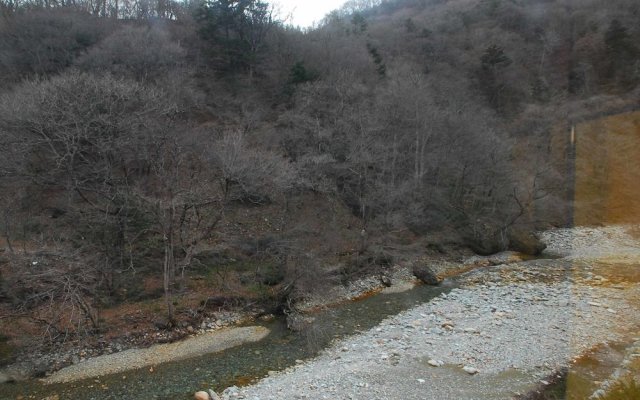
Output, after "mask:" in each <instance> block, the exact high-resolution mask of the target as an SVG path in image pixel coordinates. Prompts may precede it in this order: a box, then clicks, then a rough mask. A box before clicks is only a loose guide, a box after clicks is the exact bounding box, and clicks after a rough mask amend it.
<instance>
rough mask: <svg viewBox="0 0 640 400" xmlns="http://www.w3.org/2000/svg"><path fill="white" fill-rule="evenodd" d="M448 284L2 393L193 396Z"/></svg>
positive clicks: (294, 356)
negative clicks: (122, 369) (203, 347)
mask: <svg viewBox="0 0 640 400" xmlns="http://www.w3.org/2000/svg"><path fill="white" fill-rule="evenodd" d="M451 287H452V284H451V283H448V282H445V284H444V285H443V286H440V287H432V286H417V287H415V288H413V289H411V290H409V291H406V292H403V293H393V294H377V295H373V296H370V297H366V298H364V299H361V300H357V301H351V302H345V303H343V304H340V305H338V306H336V307H332V308H331V309H328V310H323V311H319V312H317V313H315V314H314V315H313V316H314V317H315V320H314V322H313V324H312V325H311V326H310V327H308V328H307V329H305V330H304V332H302V333H292V332H290V331H288V330H287V329H286V326H285V323H284V321H283V320H276V321H273V322H270V323H265V324H263V325H264V326H265V327H267V328H269V329H270V330H271V333H270V335H269V336H268V337H267V338H265V339H264V340H262V341H260V342H257V343H251V344H245V345H242V346H239V347H236V348H232V349H229V350H225V351H223V352H220V353H215V354H205V355H202V356H200V357H196V358H191V359H188V360H182V361H176V362H170V363H165V364H160V365H155V366H153V369H152V370H151V369H150V368H144V369H139V370H133V371H128V372H126V373H121V374H114V375H107V376H103V377H100V378H99V379H87V380H83V381H77V382H73V383H65V384H53V385H43V384H41V383H39V382H35V381H31V382H21V383H17V384H5V385H0V399H2V400H4V399H30V398H33V399H43V398H46V397H47V396H52V397H50V398H51V399H55V398H56V397H55V396H58V398H59V399H61V400H62V399H83V400H111V399H113V400H116V399H117V400H126V399H162V400H169V399H171V400H181V399H185V400H186V399H192V398H193V393H194V392H195V391H196V390H201V389H207V388H212V389H214V390H216V391H221V390H223V389H224V388H226V387H228V386H232V385H244V384H247V383H249V382H251V381H252V380H255V379H258V378H261V377H263V376H265V375H266V374H267V373H268V372H269V371H276V370H281V369H284V368H287V367H289V366H292V365H295V363H296V361H297V360H304V359H306V358H309V357H312V356H314V355H315V354H317V352H318V351H319V350H321V349H323V348H325V347H327V346H328V345H329V344H330V342H331V341H332V340H333V339H335V338H338V337H344V336H348V335H352V334H355V333H358V332H360V331H365V330H368V329H370V328H372V327H374V326H376V325H377V324H378V323H379V322H380V321H382V320H383V319H384V318H386V317H388V316H391V315H395V314H397V313H399V312H401V311H403V310H406V309H408V308H410V307H413V306H415V305H417V304H420V303H424V302H427V301H429V300H431V299H433V298H434V297H436V296H438V295H439V294H441V293H443V292H447V291H449V290H450V289H451Z"/></svg>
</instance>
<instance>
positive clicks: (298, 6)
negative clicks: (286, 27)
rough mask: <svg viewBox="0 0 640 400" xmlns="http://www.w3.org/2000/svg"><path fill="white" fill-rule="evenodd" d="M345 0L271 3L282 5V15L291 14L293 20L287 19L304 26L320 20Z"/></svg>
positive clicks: (278, 1)
mask: <svg viewBox="0 0 640 400" xmlns="http://www.w3.org/2000/svg"><path fill="white" fill-rule="evenodd" d="M344 2H345V0H273V1H269V3H271V4H274V5H276V6H278V5H279V6H280V7H281V11H280V17H281V18H284V17H286V16H288V15H290V14H291V17H292V18H291V20H289V21H287V22H289V23H290V24H292V25H299V26H301V27H303V28H306V27H309V26H311V25H312V24H313V23H314V22H319V21H320V20H321V19H322V18H323V17H324V16H325V15H326V14H327V13H329V12H330V11H332V10H335V9H337V8H340V6H341V5H342V4H343V3H344Z"/></svg>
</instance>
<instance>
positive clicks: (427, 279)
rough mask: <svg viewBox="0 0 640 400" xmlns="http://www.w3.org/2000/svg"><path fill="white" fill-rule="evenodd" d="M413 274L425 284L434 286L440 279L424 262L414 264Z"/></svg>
mask: <svg viewBox="0 0 640 400" xmlns="http://www.w3.org/2000/svg"><path fill="white" fill-rule="evenodd" d="M413 275H414V276H415V277H416V278H418V279H420V280H421V281H422V282H423V283H425V284H427V285H432V286H435V285H438V284H440V279H439V278H438V276H437V275H436V274H435V273H434V272H433V270H432V269H431V268H429V267H428V266H426V265H424V264H417V265H414V266H413Z"/></svg>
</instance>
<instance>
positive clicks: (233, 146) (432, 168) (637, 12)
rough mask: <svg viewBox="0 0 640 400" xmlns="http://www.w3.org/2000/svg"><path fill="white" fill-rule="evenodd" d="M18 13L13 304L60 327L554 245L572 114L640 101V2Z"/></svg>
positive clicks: (5, 83) (11, 33)
mask: <svg viewBox="0 0 640 400" xmlns="http://www.w3.org/2000/svg"><path fill="white" fill-rule="evenodd" d="M0 12H1V16H0V152H1V154H0V212H1V218H0V220H1V221H0V228H1V229H2V233H1V234H0V235H1V236H2V238H3V243H2V244H3V248H4V250H0V251H2V253H0V257H1V259H0V274H1V275H0V285H1V286H0V302H1V305H0V311H1V312H2V314H3V315H4V317H3V319H4V321H9V320H18V319H19V320H20V321H21V322H20V324H21V325H20V326H21V327H22V329H25V330H26V331H31V332H38V333H39V334H42V337H44V338H46V339H47V340H53V341H57V340H62V339H64V338H68V337H73V336H75V335H85V334H92V333H94V332H101V331H103V330H104V329H107V327H105V326H104V325H105V324H104V322H105V320H104V318H103V313H104V310H108V309H110V308H112V307H116V306H118V305H120V304H125V303H130V302H153V301H156V302H158V303H159V304H161V305H162V313H164V314H166V315H167V321H168V322H167V325H168V326H171V325H173V324H175V322H176V321H179V320H181V319H184V318H191V317H194V315H197V313H198V312H199V310H200V308H199V307H200V306H201V305H202V303H199V302H200V301H201V300H203V299H207V298H211V297H213V296H219V297H223V296H222V295H224V296H226V297H225V299H226V300H228V301H231V302H233V301H236V302H242V301H244V302H245V303H246V302H248V301H249V300H247V299H250V300H251V302H258V303H259V304H264V305H265V307H273V308H274V309H282V308H283V307H293V306H294V304H295V302H296V301H298V300H300V299H301V298H303V297H304V296H305V295H307V294H308V293H309V292H310V291H312V290H322V287H323V285H328V284H334V283H339V282H344V281H347V280H349V279H353V278H354V277H356V276H360V275H362V274H367V273H374V272H377V271H381V270H384V269H385V268H387V267H389V266H390V265H392V264H393V263H395V262H398V261H399V260H402V259H405V258H409V257H412V256H414V255H416V254H418V255H419V254H422V253H425V252H433V253H446V252H448V251H450V250H451V249H454V248H469V249H472V250H473V251H475V252H476V253H479V254H491V253H495V252H499V251H501V250H505V249H515V250H520V251H526V252H532V253H535V252H536V251H538V250H539V249H538V247H537V243H535V238H533V236H532V234H533V232H535V231H536V230H537V229H543V228H546V227H551V226H566V225H569V224H571V223H572V217H571V202H570V200H571V185H572V179H573V177H572V174H573V172H572V168H571V157H572V149H571V141H570V132H571V129H572V126H574V125H575V124H577V123H580V122H582V121H586V120H589V119H591V118H595V117H597V116H603V115H609V114H613V113H618V112H623V111H628V110H634V109H636V108H637V107H638V99H639V98H640V97H639V96H638V95H639V90H640V89H638V83H640V45H639V43H640V24H639V23H638V22H639V21H640V3H639V2H637V1H635V0H610V1H607V2H602V1H601V0H448V1H447V0H378V1H376V0H369V1H358V0H351V1H348V2H347V3H346V4H345V5H344V6H343V7H342V8H341V9H339V10H336V11H334V12H332V13H331V14H329V15H327V16H326V17H325V18H324V19H323V21H322V22H321V23H320V24H319V25H318V26H316V27H314V28H312V29H311V28H310V29H300V28H296V27H292V26H290V25H288V24H287V22H286V19H285V20H282V16H279V15H278V14H277V12H276V10H274V8H273V7H271V6H270V5H269V4H267V3H266V2H263V1H258V0H209V1H199V0H193V1H190V2H175V1H165V0H157V1H149V0H127V1H118V0H110V1H107V0H102V1H93V0H75V1H65V0H62V1H57V0H43V1H41V0H37V1H17V0H16V1H14V0H1V1H0ZM532 242H533V243H532ZM245 303H243V304H245ZM152 310H156V311H158V309H153V308H152Z"/></svg>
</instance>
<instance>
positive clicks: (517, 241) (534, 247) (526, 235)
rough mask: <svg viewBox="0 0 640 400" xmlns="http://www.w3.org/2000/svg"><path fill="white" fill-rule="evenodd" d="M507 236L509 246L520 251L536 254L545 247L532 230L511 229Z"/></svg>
mask: <svg viewBox="0 0 640 400" xmlns="http://www.w3.org/2000/svg"><path fill="white" fill-rule="evenodd" d="M507 236H508V238H509V248H510V249H511V250H514V251H518V252H520V253H524V254H528V255H531V256H537V255H539V254H540V253H542V252H543V251H544V249H546V248H547V245H546V244H544V243H542V241H540V239H538V237H537V236H536V235H535V234H533V233H532V232H528V231H525V230H522V229H511V230H509V232H508V233H507Z"/></svg>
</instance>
